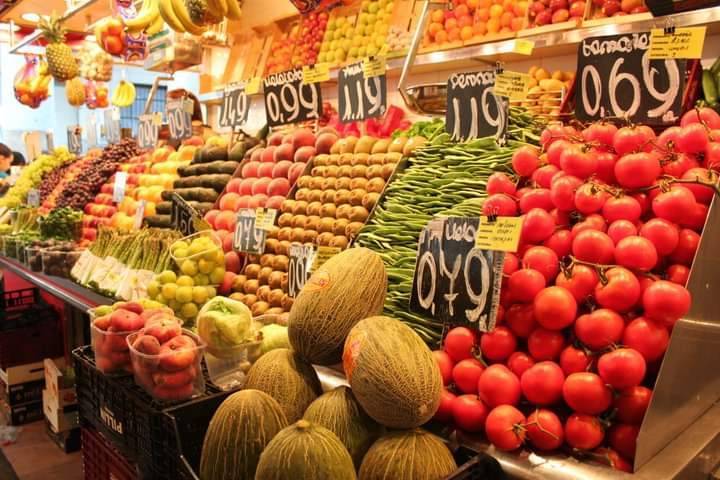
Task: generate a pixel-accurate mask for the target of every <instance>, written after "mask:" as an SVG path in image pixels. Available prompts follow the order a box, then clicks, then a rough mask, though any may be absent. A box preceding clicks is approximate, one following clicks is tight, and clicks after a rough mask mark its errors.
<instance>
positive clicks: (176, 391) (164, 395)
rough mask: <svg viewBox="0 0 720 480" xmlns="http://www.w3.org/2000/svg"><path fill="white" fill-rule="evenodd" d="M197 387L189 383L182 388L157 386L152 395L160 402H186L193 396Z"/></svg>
mask: <svg viewBox="0 0 720 480" xmlns="http://www.w3.org/2000/svg"><path fill="white" fill-rule="evenodd" d="M194 390H195V386H194V385H193V384H192V383H187V384H185V385H183V386H182V387H180V388H169V387H166V386H157V387H155V388H153V389H152V391H151V395H152V396H153V397H155V398H157V399H158V400H166V401H172V400H184V399H186V398H189V397H191V396H192V394H193V391H194Z"/></svg>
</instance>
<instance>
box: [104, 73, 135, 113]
mask: <svg viewBox="0 0 720 480" xmlns="http://www.w3.org/2000/svg"><path fill="white" fill-rule="evenodd" d="M110 102H111V103H112V104H113V105H115V106H116V107H119V108H125V107H129V106H130V105H132V104H133V103H134V102H135V85H134V84H133V83H132V82H128V81H126V80H120V83H118V85H117V87H115V90H113V93H112V97H111V98H110Z"/></svg>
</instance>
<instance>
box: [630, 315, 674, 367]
mask: <svg viewBox="0 0 720 480" xmlns="http://www.w3.org/2000/svg"><path fill="white" fill-rule="evenodd" d="M669 342H670V334H669V333H668V330H667V328H665V326H664V325H661V324H660V323H656V322H653V321H652V320H648V319H646V318H645V317H637V318H636V319H634V320H633V321H631V322H630V323H628V324H627V326H626V327H625V332H624V333H623V338H622V343H623V345H625V346H626V347H630V348H633V349H635V350H637V351H638V352H640V355H642V356H643V358H644V359H645V361H646V362H647V363H650V362H653V361H655V360H657V359H659V358H662V356H663V355H664V354H665V350H667V347H668V343H669Z"/></svg>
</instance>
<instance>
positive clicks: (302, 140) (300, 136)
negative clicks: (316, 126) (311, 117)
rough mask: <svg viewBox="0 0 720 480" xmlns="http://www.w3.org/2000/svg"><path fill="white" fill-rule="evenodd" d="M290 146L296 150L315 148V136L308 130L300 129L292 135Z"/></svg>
mask: <svg viewBox="0 0 720 480" xmlns="http://www.w3.org/2000/svg"><path fill="white" fill-rule="evenodd" d="M292 136H293V138H292V146H293V149H295V150H297V149H298V148H300V147H313V146H315V135H314V134H313V132H312V130H310V129H309V128H301V129H299V130H296V131H295V132H294V133H293V134H292Z"/></svg>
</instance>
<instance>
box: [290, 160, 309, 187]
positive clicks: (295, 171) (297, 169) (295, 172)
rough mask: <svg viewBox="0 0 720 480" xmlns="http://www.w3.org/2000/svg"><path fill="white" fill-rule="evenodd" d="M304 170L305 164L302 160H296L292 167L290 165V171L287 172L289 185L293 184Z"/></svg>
mask: <svg viewBox="0 0 720 480" xmlns="http://www.w3.org/2000/svg"><path fill="white" fill-rule="evenodd" d="M304 171H305V164H304V163H302V162H298V163H295V164H293V166H292V167H290V171H289V172H288V181H289V182H290V185H294V184H295V181H296V180H297V179H298V178H300V175H302V174H303V172H304Z"/></svg>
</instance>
